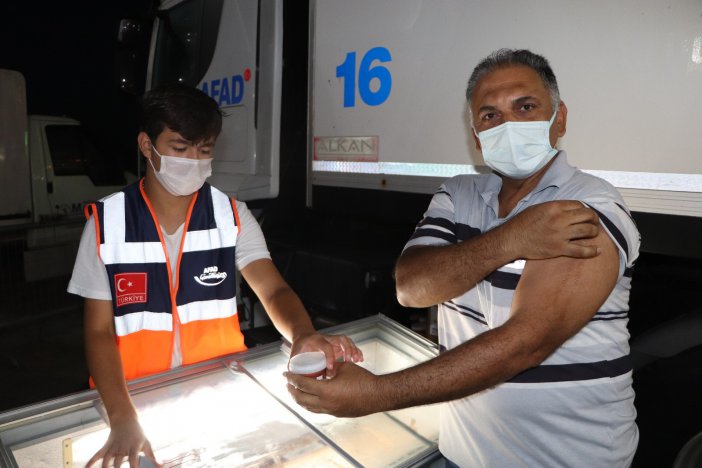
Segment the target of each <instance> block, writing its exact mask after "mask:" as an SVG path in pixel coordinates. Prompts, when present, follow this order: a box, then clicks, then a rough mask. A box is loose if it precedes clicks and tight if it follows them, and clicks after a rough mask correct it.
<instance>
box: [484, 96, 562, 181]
mask: <svg viewBox="0 0 702 468" xmlns="http://www.w3.org/2000/svg"><path fill="white" fill-rule="evenodd" d="M557 112H558V109H556V112H554V113H553V116H551V120H549V121H548V122H546V121H536V122H505V123H503V124H502V125H498V126H497V127H494V128H491V129H489V130H485V131H484V132H480V133H476V135H477V136H478V139H479V140H480V146H481V148H482V151H483V159H484V160H485V164H487V165H488V166H489V167H490V168H492V169H494V170H495V171H497V172H499V173H500V174H503V175H505V176H507V177H510V178H512V179H526V178H527V177H529V176H531V175H533V174H535V173H536V172H538V171H539V170H540V169H542V168H543V167H544V166H545V165H546V163H548V162H549V161H550V160H551V158H553V156H555V155H556V153H558V150H556V149H555V148H553V147H552V146H551V141H550V138H549V130H550V129H551V125H552V124H553V120H554V119H555V118H556V113H557ZM473 132H474V133H475V128H473Z"/></svg>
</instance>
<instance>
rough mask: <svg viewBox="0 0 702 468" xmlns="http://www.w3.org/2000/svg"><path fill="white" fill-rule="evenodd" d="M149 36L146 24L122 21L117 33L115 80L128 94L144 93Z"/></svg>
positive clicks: (129, 20) (130, 20) (135, 21)
mask: <svg viewBox="0 0 702 468" xmlns="http://www.w3.org/2000/svg"><path fill="white" fill-rule="evenodd" d="M149 36H150V34H148V33H147V26H146V23H145V22H143V21H137V20H133V19H122V20H120V22H119V30H118V31H117V43H118V45H117V50H116V55H115V62H116V63H115V73H116V76H115V79H116V80H117V86H119V88H120V89H121V90H122V91H124V92H126V93H129V94H133V95H140V94H142V93H143V92H144V84H145V81H146V62H147V56H148V50H149Z"/></svg>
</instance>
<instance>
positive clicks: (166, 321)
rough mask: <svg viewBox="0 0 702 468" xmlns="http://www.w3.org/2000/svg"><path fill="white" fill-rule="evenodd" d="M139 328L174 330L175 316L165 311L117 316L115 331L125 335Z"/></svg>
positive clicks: (118, 334)
mask: <svg viewBox="0 0 702 468" xmlns="http://www.w3.org/2000/svg"><path fill="white" fill-rule="evenodd" d="M139 330H151V331H167V332H170V331H172V330H173V316H172V315H171V314H166V313H163V312H140V313H136V314H127V315H122V316H121V317H115V333H116V334H117V336H125V335H129V334H130V333H135V332H138V331H139Z"/></svg>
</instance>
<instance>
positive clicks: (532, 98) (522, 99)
mask: <svg viewBox="0 0 702 468" xmlns="http://www.w3.org/2000/svg"><path fill="white" fill-rule="evenodd" d="M538 100H539V99H538V98H537V97H536V96H522V97H518V98H517V99H515V100H513V101H512V104H522V103H524V102H526V101H538Z"/></svg>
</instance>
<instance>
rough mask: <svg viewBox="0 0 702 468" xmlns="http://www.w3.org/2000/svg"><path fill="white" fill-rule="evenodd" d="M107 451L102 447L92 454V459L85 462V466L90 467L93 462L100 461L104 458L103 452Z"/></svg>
mask: <svg viewBox="0 0 702 468" xmlns="http://www.w3.org/2000/svg"><path fill="white" fill-rule="evenodd" d="M104 453H105V448H104V447H103V448H102V449H100V450H98V451H97V452H96V453H95V455H93V456H92V458H91V459H90V460H88V463H86V464H85V468H90V467H91V466H92V465H93V463H95V462H96V461H98V460H99V459H101V458H102V456H103V454H104Z"/></svg>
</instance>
